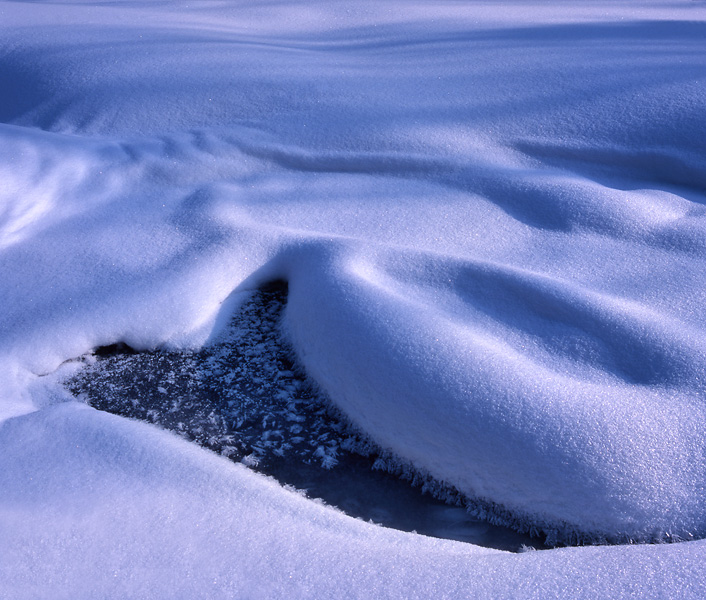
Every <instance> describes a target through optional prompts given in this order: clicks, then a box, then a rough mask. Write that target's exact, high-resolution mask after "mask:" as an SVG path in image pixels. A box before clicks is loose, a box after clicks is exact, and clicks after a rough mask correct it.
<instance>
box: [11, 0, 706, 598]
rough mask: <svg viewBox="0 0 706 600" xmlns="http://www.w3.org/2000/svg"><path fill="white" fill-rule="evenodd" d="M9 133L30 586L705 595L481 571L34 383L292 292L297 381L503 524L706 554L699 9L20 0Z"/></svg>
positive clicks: (616, 556) (538, 565)
mask: <svg viewBox="0 0 706 600" xmlns="http://www.w3.org/2000/svg"><path fill="white" fill-rule="evenodd" d="M0 123H1V124H0V306H2V316H1V317H0V340H1V341H2V343H1V344H0V374H1V375H2V379H1V380H2V385H1V387H0V419H5V420H4V421H3V422H0V440H1V441H0V457H1V459H0V460H1V462H2V468H1V469H0V491H1V492H2V493H0V574H2V578H0V580H1V579H4V580H5V581H9V582H10V583H9V584H8V587H7V589H8V590H10V594H9V596H8V597H12V598H15V597H21V593H24V594H28V596H27V597H41V596H42V593H41V585H43V584H42V583H41V582H42V581H45V582H48V583H47V584H46V585H48V586H50V587H49V588H48V589H53V590H56V589H60V590H63V589H65V590H67V592H66V593H67V597H76V595H75V594H76V593H79V594H80V593H82V590H83V593H85V594H88V596H91V597H99V596H101V595H102V594H108V595H110V594H115V595H117V596H119V595H120V593H121V592H120V591H121V590H123V591H125V590H128V591H129V590H133V588H129V585H134V586H135V587H134V589H135V590H137V589H141V588H140V585H142V584H143V583H144V582H147V581H151V582H153V584H154V585H155V586H156V587H154V588H153V590H152V592H153V593H154V594H155V596H160V594H166V593H169V590H173V589H179V588H178V584H179V581H182V582H183V581H187V580H188V581H190V582H191V583H190V584H189V585H195V583H194V582H200V581H202V580H203V582H204V583H203V585H202V587H201V588H199V589H203V590H204V594H206V595H210V596H212V597H223V596H227V597H233V594H234V593H235V594H236V596H237V595H238V593H240V594H241V595H243V596H244V597H255V596H257V595H258V594H259V595H262V596H264V597H268V596H272V595H289V597H291V594H295V595H296V594H297V593H298V594H299V595H314V596H316V595H320V596H321V597H330V594H331V589H332V588H331V586H332V585H333V582H340V585H341V587H340V591H341V593H342V594H343V595H346V597H350V596H351V593H353V592H355V593H357V594H359V595H360V596H361V597H372V596H371V595H370V594H371V593H372V592H371V590H377V592H376V593H379V594H382V595H389V596H393V595H395V594H398V595H400V596H402V597H411V596H413V595H414V594H415V593H417V594H418V595H420V596H422V597H424V596H427V597H428V596H429V594H431V593H432V591H433V593H434V596H435V597H442V596H443V595H444V594H446V595H450V596H453V595H455V594H460V593H462V592H463V593H470V591H471V590H473V593H474V594H475V595H476V596H477V597H482V595H483V594H487V595H492V593H494V591H501V592H502V593H504V594H506V595H512V594H516V595H518V596H521V597H529V596H531V595H532V594H536V595H538V596H542V597H547V596H548V595H552V594H555V595H561V596H566V590H567V589H568V588H567V586H571V590H573V594H574V595H579V594H580V592H581V591H583V592H584V593H585V594H586V595H587V597H595V594H596V593H598V594H599V595H603V596H604V597H605V596H611V595H619V594H621V593H623V592H624V591H625V590H627V589H629V590H630V591H631V593H635V594H637V595H639V596H646V595H654V596H659V595H670V594H673V593H677V591H678V594H679V595H681V596H684V597H686V596H689V595H692V596H694V597H699V596H701V595H704V594H706V591H705V590H704V585H706V581H705V579H706V577H705V576H704V574H703V569H702V568H701V567H700V566H696V565H702V564H703V560H704V558H706V557H705V556H704V554H705V553H706V552H705V551H706V546H704V543H702V542H691V543H688V544H678V545H669V546H652V547H647V546H645V547H640V548H615V547H614V548H587V549H574V550H567V551H551V552H546V553H541V557H534V556H533V555H532V556H530V555H529V554H527V555H524V556H520V557H509V556H506V555H504V554H492V555H491V554H488V555H486V554H483V556H482V558H481V555H480V554H478V553H479V552H480V551H479V550H477V549H474V548H473V547H464V546H463V545H460V544H453V543H446V542H444V543H441V542H438V543H437V542H434V543H432V542H430V541H428V540H425V539H424V538H421V537H419V536H413V535H403V534H396V533H390V532H386V531H385V530H381V529H376V528H372V527H370V526H367V525H364V524H362V523H355V522H353V521H347V520H346V518H345V517H343V516H341V515H336V514H334V513H332V512H330V511H328V509H323V508H320V507H312V506H311V505H310V504H307V503H306V502H305V501H304V500H302V499H300V498H298V497H296V496H294V495H293V494H290V493H289V492H286V491H284V490H282V489H280V488H278V487H277V486H275V485H274V484H271V483H267V482H263V481H261V480H260V479H259V478H258V477H257V476H255V475H253V474H249V473H247V472H246V471H244V470H242V469H239V468H236V467H234V466H233V465H231V464H230V463H225V462H223V461H221V460H220V459H216V458H214V457H212V456H209V455H208V454H207V453H206V452H205V451H203V450H197V449H192V448H190V447H188V446H187V445H186V444H185V443H184V442H177V441H175V440H174V439H173V438H172V437H171V436H170V435H169V434H166V433H163V432H155V431H153V430H150V429H149V428H148V427H146V426H143V425H136V424H133V423H127V422H126V421H125V420H121V419H118V418H116V417H109V416H106V415H102V414H99V413H95V412H91V411H90V409H88V408H85V407H83V406H82V405H80V404H76V403H73V402H71V403H69V404H60V405H57V403H59V402H60V401H64V400H67V398H66V397H65V396H64V395H63V394H62V393H61V392H60V391H59V390H58V389H57V388H54V387H53V386H52V385H50V384H49V383H46V381H48V378H40V377H38V376H39V375H43V374H47V373H50V372H52V371H54V370H55V369H56V368H57V367H58V366H59V365H60V364H61V363H62V362H63V361H65V360H67V359H70V358H73V357H77V356H79V355H81V354H84V353H86V352H87V351H89V350H90V349H91V348H94V347H96V346H100V345H106V344H111V343H115V342H117V341H124V342H126V343H128V344H129V345H130V346H133V347H135V348H152V347H156V346H159V345H167V346H169V347H176V348H179V347H187V346H190V347H193V346H199V345H201V344H203V343H205V342H207V341H208V340H209V339H213V337H214V336H215V335H216V334H217V332H218V330H219V327H222V325H223V323H224V322H226V321H227V319H228V317H229V315H230V313H231V311H232V310H233V302H234V300H233V298H235V297H236V296H237V295H236V296H233V295H232V292H233V291H234V290H242V289H252V288H255V287H258V286H260V285H263V284H265V283H267V282H269V281H272V280H274V279H285V280H287V281H288V283H289V300H288V306H287V310H286V317H285V322H286V329H287V334H288V336H289V338H290V341H291V343H292V345H293V347H294V349H295V351H296V353H297V356H298V358H299V360H300V362H301V363H302V365H303V366H304V368H305V369H306V371H307V373H308V374H309V376H311V377H312V378H313V379H314V380H315V381H316V382H317V384H318V385H319V386H320V388H321V390H322V391H323V392H324V393H325V394H326V395H327V396H328V397H329V398H330V399H331V401H332V402H333V403H334V404H335V405H336V406H337V407H338V409H340V410H341V411H342V412H343V413H344V414H345V415H347V417H348V418H349V419H350V420H351V421H352V423H353V424H355V425H356V426H357V427H358V428H360V429H362V430H363V431H365V432H366V433H367V434H368V435H369V436H370V438H371V439H372V440H373V441H374V442H375V443H376V444H378V445H379V446H380V447H382V448H384V449H386V450H388V451H389V452H391V453H392V454H394V455H395V456H397V457H398V458H399V460H400V461H401V462H404V463H406V464H411V465H412V466H413V467H414V468H415V469H417V470H419V471H420V472H422V473H424V474H428V475H430V476H432V477H434V478H435V479H437V480H438V481H440V482H443V483H444V484H445V485H447V486H450V487H453V488H456V489H457V490H458V491H460V492H461V493H462V494H464V495H465V496H466V497H468V498H469V499H470V500H472V501H476V502H477V503H478V506H479V507H482V510H483V511H487V516H488V518H490V519H493V520H498V521H502V522H505V523H509V524H511V525H514V526H517V527H520V528H523V527H529V528H532V529H533V530H536V531H539V532H544V533H546V534H548V535H549V536H550V540H558V541H560V542H561V541H566V542H572V541H576V540H588V541H598V542H600V541H612V542H616V541H617V542H624V541H629V540H637V541H653V540H660V541H662V540H670V539H691V538H692V537H703V536H706V495H705V492H704V486H705V485H706V469H705V467H706V461H705V457H704V453H705V451H706V404H705V400H706V389H705V385H706V330H705V329H704V323H705V322H706V301H705V300H706V286H704V273H706V206H705V204H706V149H705V148H706V142H705V140H706V3H704V2H703V1H700V0H677V1H675V2H669V3H667V2H658V1H650V0H640V1H635V2H633V1H627V0H626V1H623V2H617V1H613V0H604V1H601V0H597V1H595V2H588V3H587V2H578V1H575V2H574V1H565V2H500V1H496V2H482V3H481V2H474V1H468V2H432V1H429V2H415V1H409V2H407V1H404V0H396V1H392V0H381V1H376V2H365V1H359V2H353V1H350V2H344V1H336V0H333V1H329V0H327V1H325V2H324V1H316V0H308V1H306V0H300V1H292V2H281V3H278V2H258V1H248V2H242V1H233V2H225V1H223V2H180V1H177V2H157V1H142V2H133V1H120V2H66V3H64V2H47V3H44V2H0ZM133 455H135V456H136V457H137V458H135V456H133ZM131 457H132V458H131ZM81 473H84V474H85V477H83V476H81V478H80V479H79V480H78V482H73V478H74V477H77V476H78V475H77V474H81ZM72 482H73V483H72ZM152 482H154V483H152ZM236 488H237V490H238V491H237V492H234V491H233V489H236ZM117 489H121V490H124V492H121V495H120V494H119V495H115V490H117ZM165 489H168V490H169V492H165ZM224 490H229V491H227V492H226V491H224ZM263 490H264V491H263ZM261 497H262V498H267V499H268V500H267V502H266V503H265V504H264V505H263V502H261V501H260V500H259V498H261ZM106 498H109V499H106ZM245 511H247V514H248V519H247V520H245V519H243V518H242V516H238V517H237V518H236V517H234V516H233V514H232V513H242V514H244V513H245ZM192 513H196V514H198V516H199V521H197V522H196V523H194V522H193V521H192V520H191V518H190V514H192ZM111 515H115V517H114V519H113V517H112V516H111ZM227 515H230V516H227ZM199 524H203V527H202V528H201V529H198V526H199ZM265 524H267V525H265ZM278 525H279V526H278ZM330 530H334V531H335V532H336V533H335V536H334V537H335V539H336V540H338V541H332V540H333V538H331V537H330V536H331V535H333V534H331V533H330ZM204 531H209V532H211V531H213V532H215V531H218V533H217V534H214V535H215V537H212V536H209V535H206V536H204ZM258 531H261V532H262V533H261V536H260V537H258V535H259V534H257V532H258ZM244 532H246V533H247V535H246V534H245V533H244ZM244 535H246V537H247V536H252V540H251V541H249V542H248V543H247V544H245V543H243V544H242V545H241V544H239V540H241V539H243V536H244ZM175 538H179V541H178V543H174V539H175ZM248 539H250V538H248ZM299 539H302V540H306V542H305V544H304V546H303V548H304V549H303V550H302V551H301V553H299V552H298V551H296V548H297V540H299ZM207 540H209V541H207ZM346 540H348V541H349V542H350V545H348V546H347V547H345V550H341V549H340V548H342V547H344V546H345V541H346ZM112 542H115V543H112ZM331 544H334V545H335V546H336V549H334V550H330V551H329V550H326V551H324V549H325V548H328V547H329V546H330V545H331ZM386 545H391V547H392V546H394V547H395V548H396V550H394V551H392V550H390V551H389V552H387V551H384V550H381V549H380V548H383V547H385V548H386V547H387V546H386ZM182 546H184V547H188V548H189V550H188V551H185V550H184V549H183V547H182ZM274 547H277V548H280V547H281V548H282V550H281V551H280V550H274V549H273V548H274ZM138 550H139V552H137V551H138ZM136 552H137V554H136ZM140 553H142V554H140ZM224 554H230V556H229V558H230V559H232V560H229V561H227V562H224ZM95 555H100V557H101V558H100V561H103V562H100V561H99V562H97V563H96V564H97V565H98V566H97V567H95V570H92V569H93V568H92V567H91V566H90V564H88V563H87V562H86V560H87V558H86V557H88V556H90V557H94V556H95ZM138 555H139V556H143V555H144V556H145V557H147V556H149V557H151V558H152V559H154V564H150V565H149V566H148V567H147V570H146V571H145V574H144V577H142V576H139V577H138V576H136V577H135V578H134V579H133V580H132V582H131V583H130V584H129V585H128V584H127V583H125V579H124V577H117V578H114V577H113V574H112V571H111V569H113V570H115V572H116V573H119V574H120V573H122V574H123V575H124V574H125V572H127V571H129V570H130V569H129V565H130V564H131V562H132V561H134V560H136V559H135V557H136V556H138ZM411 556H413V557H414V558H413V559H412V558H410V557H411ZM293 557H296V560H295V562H292V560H294V558H293ZM383 557H384V558H383ZM91 560H93V558H91ZM379 561H383V562H380V563H379V564H380V567H379V568H380V571H377V570H374V567H373V566H372V565H374V564H377V563H378V562H379ZM484 561H485V562H484ZM488 561H490V562H488ZM366 565H367V566H366ZM491 565H492V566H491ZM160 569H161V571H160ZM209 569H211V570H210V571H209ZM386 569H391V570H396V569H401V570H400V571H399V573H400V575H399V580H398V581H396V583H394V584H391V583H390V581H389V579H388V577H389V575H386V574H385V570H386ZM40 571H41V573H43V574H44V575H45V577H44V579H42V578H38V579H37V577H36V576H35V575H33V573H35V574H36V573H39V572H40ZM156 571H160V572H161V573H162V574H161V575H155V572H156ZM88 572H91V574H90V577H89V575H88ZM164 573H169V575H164ZM174 573H177V575H176V576H175V575H174ZM205 573H207V575H204V574H205ZM344 573H345V574H346V576H345V577H343V575H342V574H344ZM557 573H563V575H561V576H558V575H557ZM596 573H598V574H599V575H601V576H600V577H599V578H598V579H596ZM337 574H339V575H340V578H339V579H336V578H337V577H338V575H337ZM480 574H483V578H482V579H479V577H480ZM86 577H88V578H90V579H91V580H95V581H96V583H95V586H97V587H95V588H90V594H89V592H88V591H86V590H88V589H89V588H81V585H82V584H81V583H80V582H81V581H84V579H85V578H86ZM141 577H142V578H141ZM175 577H176V579H175ZM179 577H181V578H182V579H179ZM556 577H559V578H558V579H555V578H556ZM562 577H563V579H562ZM262 578H265V579H267V580H268V581H271V582H272V587H271V589H269V590H264V589H263V588H258V586H257V585H256V583H257V581H260V580H261V579H262ZM30 579H32V580H33V583H32V585H38V586H40V587H38V588H36V590H38V591H37V593H36V595H33V592H31V591H30V592H27V591H26V589H29V588H25V587H23V586H24V585H25V584H26V582H27V581H29V580H30ZM206 581H208V585H207V584H206ZM542 581H543V582H544V583H543V585H540V583H539V582H542ZM547 581H550V584H547ZM121 582H123V583H122V584H121ZM155 582H156V583H155ZM288 582H293V583H291V585H293V586H295V587H291V588H290V587H287V586H288V585H290V584H289V583H288ZM655 582H660V584H659V585H656V583H655ZM121 585H122V586H123V587H121ZM547 585H548V587H547ZM125 586H127V587H125ZM160 586H162V587H160ZM170 586H176V588H173V587H170ZM297 586H298V587H297ZM503 586H505V587H503ZM659 586H665V587H659ZM197 587H198V586H197ZM182 589H186V588H182ZM344 589H345V590H347V591H346V592H345V594H344V592H343V590H344ZM19 590H25V591H23V592H21V593H20V591H19ZM293 590H294V591H293ZM327 590H328V591H327ZM415 590H416V591H415ZM503 590H504V591H503ZM675 590H676V591H675ZM4 592H5V590H3V589H0V597H2V594H3V593H4ZM130 593H135V594H137V592H130ZM141 593H143V594H144V596H145V597H150V593H151V592H150V591H145V590H142V592H141ZM88 596H86V597H88ZM57 597H58V596H57Z"/></svg>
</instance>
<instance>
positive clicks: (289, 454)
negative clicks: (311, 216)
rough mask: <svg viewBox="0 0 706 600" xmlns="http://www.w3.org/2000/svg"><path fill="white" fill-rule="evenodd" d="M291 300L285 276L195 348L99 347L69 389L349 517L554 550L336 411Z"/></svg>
mask: <svg viewBox="0 0 706 600" xmlns="http://www.w3.org/2000/svg"><path fill="white" fill-rule="evenodd" d="M286 296H287V286H286V284H285V283H283V282H275V283H273V284H270V285H269V286H267V287H265V288H263V289H261V290H258V291H257V292H253V293H252V295H251V297H250V298H249V300H247V301H246V302H244V303H243V304H242V305H241V306H240V308H239V309H238V310H237V311H236V314H235V315H234V317H233V319H232V320H231V322H230V324H229V325H228V327H227V328H226V329H225V330H224V331H223V332H222V334H221V335H220V336H219V338H218V339H217V340H216V341H215V342H214V343H213V344H212V345H210V346H208V347H206V348H203V349H201V350H199V351H181V352H174V351H162V350H155V351H145V352H136V351H135V350H133V349H132V348H130V347H129V346H127V345H126V344H122V343H117V344H112V345H110V346H104V347H101V348H98V349H96V350H95V351H94V353H93V354H92V355H90V356H86V357H83V358H82V359H81V360H82V361H83V362H84V363H85V366H84V368H82V369H80V370H79V371H78V372H75V374H74V375H73V376H72V377H71V378H70V379H69V380H67V381H66V382H65V385H66V387H67V388H68V389H69V390H70V391H71V392H72V393H73V394H74V395H76V396H78V397H80V398H83V399H84V400H85V401H86V402H87V403H88V404H90V405H91V406H94V407H95V408H97V409H99V410H104V411H107V412H111V413H115V414H118V415H121V416H124V417H129V418H134V419H139V420H142V421H146V422H149V423H153V424H155V425H158V426H160V427H163V428H165V429H169V430H171V431H174V432H176V433H177V434H179V435H181V436H183V437H185V438H187V439H189V440H192V441H195V442H197V443H198V444H200V445H202V446H204V447H206V448H208V449H210V450H212V451H214V452H217V453H219V454H222V455H224V456H227V457H229V458H230V459H232V460H234V461H240V462H242V463H244V464H246V465H247V466H249V467H251V468H253V469H255V470H257V471H260V472H263V473H265V474H268V475H271V476H274V477H275V478H277V479H278V480H279V481H280V482H282V483H283V484H285V485H290V486H293V487H294V488H296V489H299V490H303V491H305V492H306V494H307V495H308V496H309V497H310V498H320V499H322V500H323V501H324V502H326V503H327V504H330V505H333V506H336V507H338V508H339V509H341V510H343V511H344V512H346V513H347V514H349V515H351V516H354V517H358V518H362V519H365V520H370V521H373V522H375V523H379V524H381V525H384V526H387V527H394V528H397V529H401V530H404V531H416V532H418V533H421V534H425V535H431V536H434V537H441V538H448V539H455V540H460V541H465V542H470V543H474V544H477V545H481V546H486V547H493V548H499V549H503V550H512V551H522V550H526V549H527V548H544V547H546V546H545V545H544V544H543V543H542V542H541V541H540V540H539V539H537V538H536V537H535V538H531V537H530V536H529V535H528V534H527V531H525V532H523V533H518V532H517V531H513V530H512V529H510V528H507V527H503V526H501V525H498V523H500V521H499V520H498V519H495V517H494V516H493V515H494V514H495V513H493V512H492V511H488V510H486V511H485V512H482V511H480V510H478V507H477V505H474V506H473V507H472V511H469V510H468V507H469V506H470V505H469V504H468V502H467V501H466V500H465V499H464V498H463V497H462V496H461V495H460V494H458V493H457V492H455V491H453V490H452V489H451V488H449V487H445V486H443V485H441V484H439V483H438V482H435V481H434V480H433V479H432V478H431V477H428V476H423V475H420V474H419V473H418V472H417V471H414V470H413V469H411V468H410V467H409V466H404V465H403V463H402V462H401V461H398V460H396V459H395V457H393V456H391V455H389V454H387V453H385V452H384V451H382V450H381V449H380V448H378V447H376V446H375V445H374V444H373V443H372V442H370V441H369V440H368V439H366V437H365V436H364V435H363V434H361V433H360V432H358V431H356V429H355V428H354V427H353V426H352V425H350V424H349V423H348V422H347V420H346V419H345V418H344V417H343V416H342V415H340V414H338V413H337V412H336V411H335V409H333V408H332V407H331V405H330V403H329V402H328V401H327V400H326V399H325V397H324V396H323V395H322V394H321V393H319V392H318V391H317V390H316V387H315V386H314V385H313V384H312V383H311V382H310V381H309V380H308V379H307V378H306V376H305V374H304V373H303V372H302V371H301V369H299V368H298V367H297V365H296V364H295V363H294V362H293V360H292V356H293V353H292V351H291V350H290V348H289V347H288V346H287V344H286V342H285V341H284V339H283V336H282V333H281V330H280V319H281V313H282V310H283V308H284V305H285V302H286ZM410 483H411V484H412V485H410ZM494 520H495V522H496V524H493V521H494ZM513 524H514V525H517V524H515V523H513ZM532 533H535V534H538V533H539V532H538V531H536V532H532Z"/></svg>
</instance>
